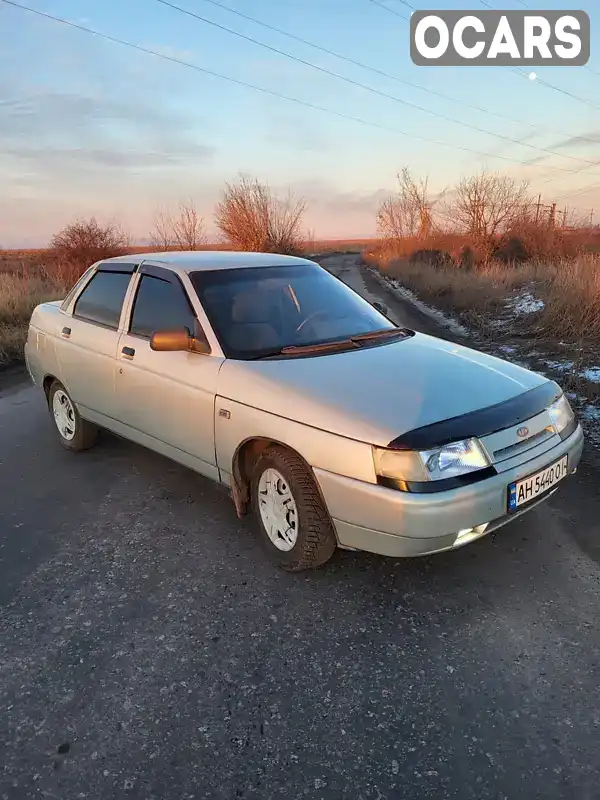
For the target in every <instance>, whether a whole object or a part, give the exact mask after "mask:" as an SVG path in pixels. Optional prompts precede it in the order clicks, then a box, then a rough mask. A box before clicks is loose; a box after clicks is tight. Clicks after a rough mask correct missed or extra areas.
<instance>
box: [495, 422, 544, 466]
mask: <svg viewBox="0 0 600 800" xmlns="http://www.w3.org/2000/svg"><path fill="white" fill-rule="evenodd" d="M554 435H555V434H554V429H553V428H551V427H548V428H544V430H542V431H538V432H537V433H534V434H533V436H529V437H527V438H526V439H519V440H518V441H517V442H515V443H514V444H509V445H508V447H501V448H500V450H495V451H494V454H493V459H494V461H503V460H504V459H505V458H513V457H514V456H518V455H519V454H520V453H525V452H527V450H531V449H532V448H533V447H537V445H538V444H541V443H542V442H543V441H545V440H546V439H551V438H552V437H553V436H554Z"/></svg>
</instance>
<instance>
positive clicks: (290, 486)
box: [252, 446, 337, 571]
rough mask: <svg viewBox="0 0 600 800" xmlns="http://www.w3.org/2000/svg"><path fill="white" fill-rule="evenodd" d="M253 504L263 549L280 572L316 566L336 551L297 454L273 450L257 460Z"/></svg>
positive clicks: (320, 504) (326, 517) (324, 511)
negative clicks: (278, 567) (281, 568)
mask: <svg viewBox="0 0 600 800" xmlns="http://www.w3.org/2000/svg"><path fill="white" fill-rule="evenodd" d="M252 505H253V509H254V513H255V515H256V518H257V522H258V527H259V532H260V536H261V541H262V544H263V546H264V548H265V549H266V551H267V553H268V554H269V556H270V557H271V558H272V559H273V560H274V561H275V562H276V563H277V564H279V566H281V567H283V568H284V569H287V570H290V571H300V570H303V569H311V568H314V567H319V566H321V565H322V564H325V563H326V562H327V561H329V559H330V558H331V556H332V555H333V553H334V552H335V549H336V544H337V543H336V538H335V532H334V530H333V525H332V523H331V519H330V518H329V514H328V512H327V509H326V508H325V505H324V503H323V500H322V499H321V495H320V493H319V490H318V488H317V485H316V482H315V479H314V477H313V476H312V474H311V472H310V470H309V469H308V467H307V466H306V465H305V463H304V462H303V461H302V459H301V458H300V457H299V456H297V455H296V454H295V453H292V452H290V451H289V450H286V449H285V448H283V447H279V446H273V447H269V448H268V449H267V450H265V452H264V453H263V454H262V455H261V456H260V457H259V458H258V460H257V461H256V464H255V465H254V470H253V475H252Z"/></svg>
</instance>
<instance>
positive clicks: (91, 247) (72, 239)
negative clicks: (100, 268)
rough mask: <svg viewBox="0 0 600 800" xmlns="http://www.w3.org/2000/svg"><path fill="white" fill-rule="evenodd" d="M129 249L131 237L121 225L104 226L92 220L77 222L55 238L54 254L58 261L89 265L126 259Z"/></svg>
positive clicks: (110, 224) (52, 251) (52, 249)
mask: <svg viewBox="0 0 600 800" xmlns="http://www.w3.org/2000/svg"><path fill="white" fill-rule="evenodd" d="M129 245H130V240H129V236H128V234H126V233H125V231H123V229H122V228H121V227H120V226H119V225H117V224H116V223H114V222H109V223H106V224H104V225H102V224H100V223H99V222H98V221H97V220H96V218H95V217H91V218H90V219H79V220H76V221H75V222H72V223H70V224H69V225H67V226H66V227H64V228H63V229H62V230H61V231H59V232H58V233H57V234H55V235H54V236H53V237H52V240H51V242H50V250H51V254H52V256H53V257H54V258H55V260H58V261H64V262H67V263H70V264H79V265H88V264H92V263H93V262H94V261H98V260H100V259H102V258H111V257H112V256H119V255H122V254H123V253H124V252H126V250H127V248H128V247H129Z"/></svg>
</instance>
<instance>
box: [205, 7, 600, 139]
mask: <svg viewBox="0 0 600 800" xmlns="http://www.w3.org/2000/svg"><path fill="white" fill-rule="evenodd" d="M203 2H205V3H209V4H210V5H212V6H215V7H216V8H220V9H223V10H224V11H227V12H229V13H230V14H234V15H235V16H237V17H240V18H241V19H245V20H247V21H248V22H252V23H254V24H256V25H260V26H261V27H262V28H265V29H266V30H269V31H273V32H274V33H277V34H279V35H281V36H285V37H287V38H288V39H292V40H293V41H296V42H300V44H303V45H306V46H308V47H312V48H313V49H315V50H318V51H320V52H322V53H325V54H326V55H329V56H333V57H334V58H337V59H340V60H341V61H345V62H346V63H348V64H352V65H353V66H355V67H360V68H361V69H364V70H367V71H368V72H372V73H374V74H376V75H380V76H381V77H384V78H388V79H390V80H393V81H397V82H398V83H402V84H404V85H405V86H410V87H411V88H413V89H417V90H419V91H422V92H426V93H427V94H431V95H433V96H435V97H440V98H442V99H444V100H449V101H450V102H452V103H456V104H457V105H461V106H464V107H465V108H470V109H472V110H474V111H479V112H481V113H483V114H488V115H489V116H492V117H496V118H498V119H503V120H506V121H507V122H512V123H514V124H517V125H525V126H527V127H529V128H533V129H534V130H537V131H539V132H540V133H549V134H552V135H555V136H566V137H567V136H568V137H571V138H573V139H575V138H577V139H581V140H582V141H586V142H590V143H591V144H600V140H598V139H588V138H586V137H585V136H577V137H576V136H575V135H574V134H571V133H564V132H561V131H555V130H549V129H544V128H540V127H539V126H538V125H534V124H533V123H531V122H525V120H519V119H515V118H514V117H509V116H507V115H506V114H501V113H499V112H497V111H491V110H490V109H486V108H483V107H481V106H477V105H474V104H473V103H468V102H466V101H465V100H459V99H458V98H456V97H452V96H451V95H448V94H444V93H443V92H438V91H437V90H435V89H431V88H430V87H428V86H423V85H421V84H419V83H413V82H412V81H407V80H406V79H405V78H400V77H399V76H398V75H394V74H392V73H389V72H386V71H384V70H381V69H378V68H377V67H373V66H370V65H368V64H364V63H363V62H361V61H357V60H356V59H354V58H350V57H349V56H345V55H342V54H341V53H337V52H336V51H334V50H331V49H330V48H328V47H323V46H322V45H319V44H316V43H315V42H311V41H309V40H308V39H304V38H302V37H301V36H297V35H296V34H295V33H290V32H289V31H285V30H283V29H282V28H277V27H276V26H275V25H271V24H270V23H268V22H264V21H263V20H260V19H257V18H256V17H253V16H250V14H245V13H244V12H242V11H238V9H236V8H230V7H229V6H227V5H225V4H224V3H221V2H219V0H203Z"/></svg>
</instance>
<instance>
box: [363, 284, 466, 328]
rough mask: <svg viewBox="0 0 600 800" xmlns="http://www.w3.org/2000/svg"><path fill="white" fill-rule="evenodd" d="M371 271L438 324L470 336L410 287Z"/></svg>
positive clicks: (454, 321)
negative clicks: (425, 301) (421, 298)
mask: <svg viewBox="0 0 600 800" xmlns="http://www.w3.org/2000/svg"><path fill="white" fill-rule="evenodd" d="M371 272H372V274H373V275H374V276H375V277H376V278H377V280H378V281H379V282H380V283H382V284H384V285H387V286H388V287H391V288H392V289H393V290H394V292H395V293H396V294H397V295H398V296H399V297H401V298H402V299H403V300H407V301H408V302H409V303H411V304H412V305H413V306H415V308H418V309H419V311H421V312H422V313H423V314H426V315H427V316H428V317H430V319H432V320H434V321H435V322H437V324H438V325H443V326H444V327H445V328H448V329H449V330H451V331H452V333H455V334H456V335H457V336H465V337H467V336H471V331H470V330H468V329H467V328H465V327H464V326H463V325H461V324H460V322H457V321H456V320H455V319H452V317H449V316H448V315H447V314H444V312H443V311H440V310H439V309H437V308H432V307H431V306H428V305H427V304H426V303H424V302H423V301H422V300H419V298H418V297H417V296H416V295H415V294H414V293H413V292H411V290H410V289H407V288H406V286H403V285H402V284H401V283H400V282H399V281H397V280H396V279H395V278H388V276H387V275H382V274H381V272H379V270H377V269H372V270H371Z"/></svg>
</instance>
